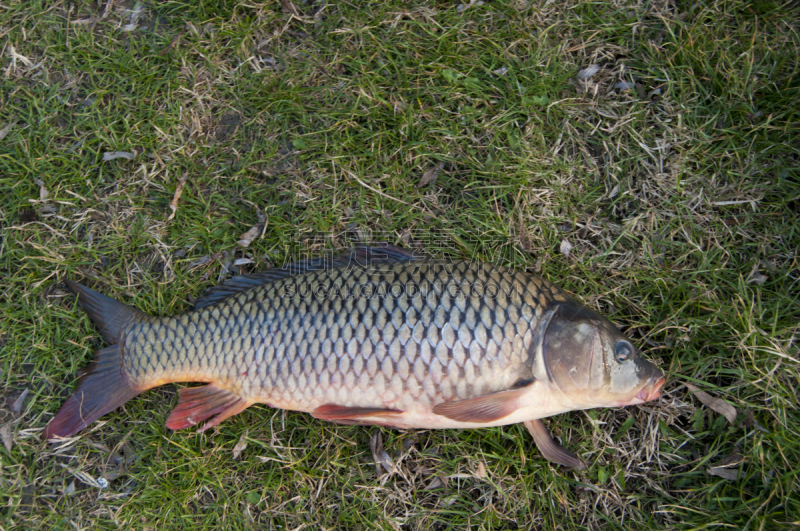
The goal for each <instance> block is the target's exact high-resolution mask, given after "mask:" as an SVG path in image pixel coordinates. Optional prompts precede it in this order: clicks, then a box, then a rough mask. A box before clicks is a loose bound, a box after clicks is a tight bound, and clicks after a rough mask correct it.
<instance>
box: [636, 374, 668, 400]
mask: <svg viewBox="0 0 800 531" xmlns="http://www.w3.org/2000/svg"><path fill="white" fill-rule="evenodd" d="M666 381H667V379H666V378H664V377H663V376H662V377H660V378H659V379H658V380H653V381H651V382H650V383H648V384H647V385H645V386H644V387H642V388H641V389H639V392H638V393H637V394H636V398H638V399H639V400H641V401H642V402H649V401H650V400H655V399H656V398H659V397H660V396H661V386H663V385H664V383H665V382H666Z"/></svg>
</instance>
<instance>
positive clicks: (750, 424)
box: [743, 409, 769, 433]
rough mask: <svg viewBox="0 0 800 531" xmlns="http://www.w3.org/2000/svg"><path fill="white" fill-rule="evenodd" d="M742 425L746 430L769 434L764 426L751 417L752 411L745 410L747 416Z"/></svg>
mask: <svg viewBox="0 0 800 531" xmlns="http://www.w3.org/2000/svg"><path fill="white" fill-rule="evenodd" d="M743 424H744V427H745V428H748V429H749V428H755V429H757V430H759V431H763V432H764V433H769V430H767V429H766V428H765V427H764V426H762V425H761V424H760V423H759V422H758V421H757V420H756V417H755V416H754V415H753V410H752V409H748V410H747V414H746V415H745V417H744V422H743Z"/></svg>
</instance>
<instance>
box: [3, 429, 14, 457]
mask: <svg viewBox="0 0 800 531" xmlns="http://www.w3.org/2000/svg"><path fill="white" fill-rule="evenodd" d="M0 438H2V439H3V446H5V447H6V452H10V451H11V447H12V446H14V439H13V438H12V437H11V424H4V425H3V426H2V427H0Z"/></svg>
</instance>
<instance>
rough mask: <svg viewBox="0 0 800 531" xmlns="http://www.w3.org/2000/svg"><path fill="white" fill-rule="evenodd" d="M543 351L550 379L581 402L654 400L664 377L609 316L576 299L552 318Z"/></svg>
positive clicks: (580, 404) (606, 404) (592, 404)
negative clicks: (577, 302) (576, 302)
mask: <svg viewBox="0 0 800 531" xmlns="http://www.w3.org/2000/svg"><path fill="white" fill-rule="evenodd" d="M543 357H544V365H545V368H546V370H547V377H548V378H549V380H550V382H551V383H552V384H554V385H555V386H557V387H558V388H559V389H560V390H561V391H562V392H563V393H564V395H566V396H567V397H568V399H569V400H570V401H572V402H573V403H574V405H575V406H576V407H577V408H584V409H585V408H593V407H619V406H630V405H634V404H641V403H643V402H647V401H648V400H655V399H656V398H658V397H659V396H661V392H660V389H661V386H662V385H664V381H665V380H664V374H663V373H662V372H661V369H659V368H658V367H656V366H655V365H654V364H653V363H651V362H650V361H648V360H646V359H644V358H643V357H642V356H641V353H640V352H639V350H638V349H637V348H636V347H635V346H634V345H633V343H631V341H630V340H629V339H628V338H627V337H625V335H624V334H622V333H621V332H620V331H619V330H618V329H617V328H616V327H615V326H614V325H613V324H612V323H611V322H610V321H608V319H606V318H605V317H603V316H601V315H600V314H598V313H597V312H594V311H592V310H590V309H588V308H584V307H581V306H578V305H577V304H574V303H565V304H561V305H559V307H558V308H557V309H556V311H555V313H554V314H553V316H552V318H551V319H550V322H549V324H548V325H547V329H546V331H545V335H544V341H543Z"/></svg>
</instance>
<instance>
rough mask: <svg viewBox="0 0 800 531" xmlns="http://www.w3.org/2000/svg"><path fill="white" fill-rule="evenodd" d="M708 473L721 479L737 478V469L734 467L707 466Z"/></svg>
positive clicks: (731, 479)
mask: <svg viewBox="0 0 800 531" xmlns="http://www.w3.org/2000/svg"><path fill="white" fill-rule="evenodd" d="M708 474H709V475H710V476H717V477H721V478H722V479H727V480H728V481H735V480H736V479H738V478H739V470H738V469H736V468H722V467H715V466H712V467H709V469H708Z"/></svg>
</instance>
